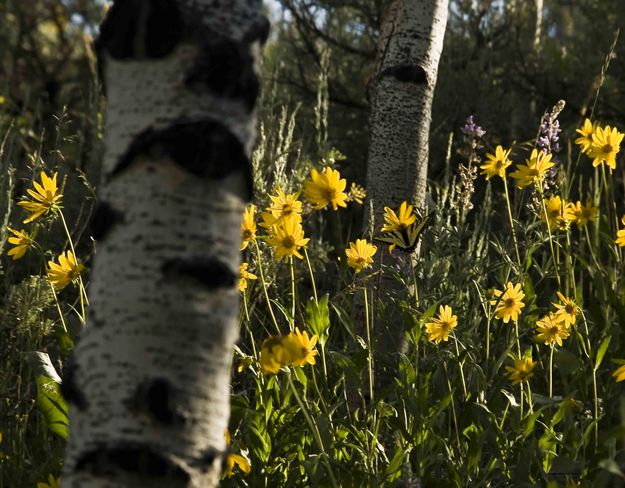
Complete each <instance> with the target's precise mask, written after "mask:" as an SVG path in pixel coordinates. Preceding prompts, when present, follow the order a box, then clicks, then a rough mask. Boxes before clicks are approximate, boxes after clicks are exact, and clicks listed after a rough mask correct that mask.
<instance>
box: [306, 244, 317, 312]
mask: <svg viewBox="0 0 625 488" xmlns="http://www.w3.org/2000/svg"><path fill="white" fill-rule="evenodd" d="M304 256H305V257H306V264H307V265H308V273H310V282H311V284H312V289H313V296H314V297H315V304H316V305H319V298H318V297H317V285H315V275H314V274H313V270H312V266H311V265H310V258H309V257H308V251H307V250H306V247H304Z"/></svg>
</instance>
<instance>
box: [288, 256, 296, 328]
mask: <svg viewBox="0 0 625 488" xmlns="http://www.w3.org/2000/svg"><path fill="white" fill-rule="evenodd" d="M289 267H290V268H291V322H290V324H289V329H290V330H291V332H292V331H293V329H295V265H294V264H293V256H291V257H290V258H289Z"/></svg>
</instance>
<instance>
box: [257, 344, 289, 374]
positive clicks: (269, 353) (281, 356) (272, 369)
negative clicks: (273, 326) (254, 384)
mask: <svg viewBox="0 0 625 488" xmlns="http://www.w3.org/2000/svg"><path fill="white" fill-rule="evenodd" d="M259 360H260V370H261V371H262V372H263V374H276V373H277V372H278V371H280V367H281V366H282V364H283V363H284V360H285V352H284V347H283V346H282V336H270V337H268V338H267V339H265V340H264V341H263V343H262V344H261V346H260V358H259Z"/></svg>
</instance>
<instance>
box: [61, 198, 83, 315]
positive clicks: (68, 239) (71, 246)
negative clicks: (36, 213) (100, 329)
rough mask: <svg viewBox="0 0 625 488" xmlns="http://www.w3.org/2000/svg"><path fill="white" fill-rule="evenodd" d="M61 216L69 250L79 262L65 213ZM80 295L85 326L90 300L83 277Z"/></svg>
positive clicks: (79, 287)
mask: <svg viewBox="0 0 625 488" xmlns="http://www.w3.org/2000/svg"><path fill="white" fill-rule="evenodd" d="M59 214H60V215H61V222H62V223H63V229H65V235H66V236H67V241H68V242H69V248H70V249H71V251H72V254H73V255H74V259H75V260H76V262H78V256H77V255H76V250H75V249H74V243H73V242H72V235H71V234H70V232H69V228H68V227H67V222H66V221H65V215H63V211H62V210H59ZM78 295H79V296H80V312H81V313H80V315H79V317H80V322H81V324H82V325H85V323H86V322H87V316H86V313H85V303H86V304H87V305H89V299H88V298H87V292H86V290H85V285H84V284H83V282H82V276H80V275H78Z"/></svg>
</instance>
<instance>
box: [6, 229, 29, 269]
mask: <svg viewBox="0 0 625 488" xmlns="http://www.w3.org/2000/svg"><path fill="white" fill-rule="evenodd" d="M7 229H8V230H9V232H11V234H13V235H14V237H9V239H8V240H9V243H10V244H15V247H13V248H11V249H9V250H8V252H7V254H8V255H9V256H11V257H12V258H13V260H14V261H16V260H18V259H20V258H23V257H24V254H26V251H28V248H29V247H30V246H31V245H32V243H33V238H32V237H31V236H30V234H28V232H26V231H23V230H15V229H11V227H7Z"/></svg>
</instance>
